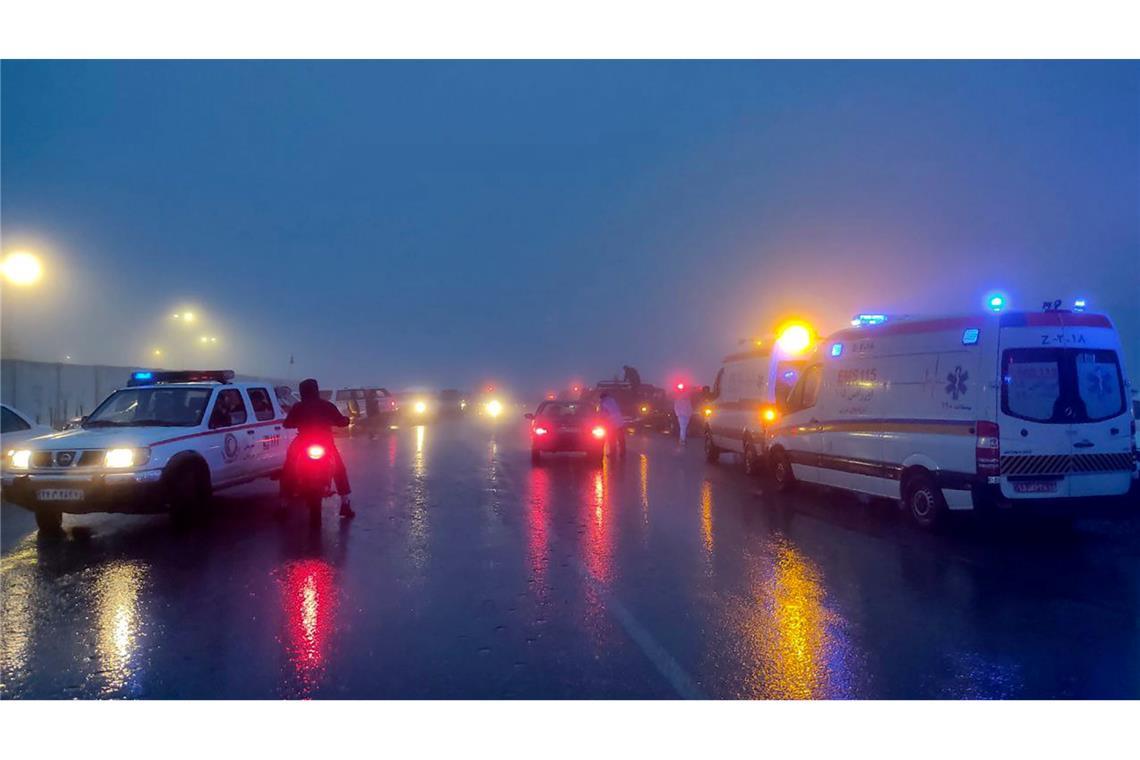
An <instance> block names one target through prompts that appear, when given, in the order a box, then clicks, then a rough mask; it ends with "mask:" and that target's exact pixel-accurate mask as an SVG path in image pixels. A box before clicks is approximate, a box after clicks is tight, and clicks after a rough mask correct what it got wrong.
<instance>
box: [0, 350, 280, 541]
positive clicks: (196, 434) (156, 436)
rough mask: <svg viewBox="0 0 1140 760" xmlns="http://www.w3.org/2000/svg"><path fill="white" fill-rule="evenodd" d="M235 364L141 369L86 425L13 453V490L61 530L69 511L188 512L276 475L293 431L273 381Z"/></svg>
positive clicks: (8, 469) (7, 477)
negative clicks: (247, 376) (243, 377)
mask: <svg viewBox="0 0 1140 760" xmlns="http://www.w3.org/2000/svg"><path fill="white" fill-rule="evenodd" d="M233 376H234V373H233V372H232V371H231V370H219V371H210V372H145V371H143V372H136V373H134V374H133V375H132V376H131V379H130V382H129V383H128V386H127V387H126V388H122V389H120V390H117V391H115V392H114V393H112V394H111V395H110V396H108V397H107V399H106V400H105V401H103V403H102V404H100V405H99V406H98V407H96V409H95V410H94V411H93V412H92V413H91V414H90V415H88V416H87V417H85V418H84V419H83V421H82V423H81V425H80V426H79V427H76V428H74V429H71V430H64V431H62V432H58V433H53V434H50V435H46V436H40V437H38V438H35V439H33V440H31V441H28V442H26V443H24V444H23V445H21V446H19V447H17V448H14V449H13V450H12V451H10V452H8V453H7V456H6V458H5V459H6V461H5V468H4V474H3V488H4V498H5V499H6V500H8V501H11V502H13V503H15V504H18V505H20V506H22V507H24V508H26V509H29V510H31V511H33V512H35V514H36V524H37V525H38V526H39V528H40V530H41V531H48V532H51V531H58V530H59V529H60V527H61V525H62V516H63V514H65V513H67V514H85V513H92V512H125V513H148V512H163V511H171V512H173V513H175V514H188V513H192V512H194V511H195V510H197V509H199V508H201V507H202V506H203V505H204V504H205V502H206V501H207V500H208V499H209V497H210V495H211V494H212V493H213V492H214V491H217V490H220V489H223V488H228V487H230V486H235V485H238V484H241V483H247V482H249V481H252V480H257V479H259V478H277V477H280V473H281V470H282V468H283V467H284V464H285V453H286V450H287V449H288V447H289V443H290V442H291V440H292V438H293V436H294V435H295V433H294V431H291V430H285V429H284V426H283V422H284V415H283V414H282V412H281V407H280V404H279V402H278V399H277V394H276V393H275V391H274V388H273V386H272V385H271V384H269V383H257V382H243V383H234V382H232V379H233Z"/></svg>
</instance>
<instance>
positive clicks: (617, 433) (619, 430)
mask: <svg viewBox="0 0 1140 760" xmlns="http://www.w3.org/2000/svg"><path fill="white" fill-rule="evenodd" d="M599 399H600V402H599V404H598V411H599V412H601V413H602V416H603V417H605V418H606V422H607V423H608V425H609V428H610V431H611V433H610V440H611V441H612V442H613V445H614V447H615V448H616V450H617V454H618V455H619V456H623V457H624V456H625V418H624V417H623V416H622V413H621V407H620V406H618V402H617V399H615V398H614V397H613V396H611V395H610V394H609V393H608V392H606V391H602V395H601V396H599Z"/></svg>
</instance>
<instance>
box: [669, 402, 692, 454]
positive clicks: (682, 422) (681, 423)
mask: <svg viewBox="0 0 1140 760" xmlns="http://www.w3.org/2000/svg"><path fill="white" fill-rule="evenodd" d="M673 413H674V414H676V415H677V436H678V440H679V441H680V443H681V444H682V445H684V443H685V436H686V435H687V434H688V432H689V419H690V418H691V417H692V416H693V402H692V401H690V400H689V394H687V393H685V392H684V391H680V392H678V393H677V398H676V399H674V401H673Z"/></svg>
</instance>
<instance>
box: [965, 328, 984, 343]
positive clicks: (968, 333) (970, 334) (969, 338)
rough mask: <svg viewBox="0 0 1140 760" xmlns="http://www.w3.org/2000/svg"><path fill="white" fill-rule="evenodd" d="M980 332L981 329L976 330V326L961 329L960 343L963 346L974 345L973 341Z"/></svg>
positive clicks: (976, 340)
mask: <svg viewBox="0 0 1140 760" xmlns="http://www.w3.org/2000/svg"><path fill="white" fill-rule="evenodd" d="M980 334H981V331H980V330H978V328H976V327H967V328H966V329H965V330H963V331H962V345H963V346H972V345H974V344H975V343H977V342H978V336H979V335H980Z"/></svg>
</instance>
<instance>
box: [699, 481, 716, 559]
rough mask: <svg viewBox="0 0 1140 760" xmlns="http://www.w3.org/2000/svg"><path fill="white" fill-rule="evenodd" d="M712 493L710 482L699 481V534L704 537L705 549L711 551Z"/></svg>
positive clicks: (710, 552) (710, 553)
mask: <svg viewBox="0 0 1140 760" xmlns="http://www.w3.org/2000/svg"><path fill="white" fill-rule="evenodd" d="M712 513H713V494H712V483H710V482H709V481H707V480H704V481H701V535H702V536H704V539H705V551H706V552H708V553H709V555H712V552H713V514H712Z"/></svg>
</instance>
